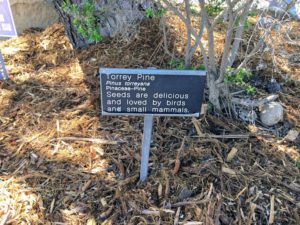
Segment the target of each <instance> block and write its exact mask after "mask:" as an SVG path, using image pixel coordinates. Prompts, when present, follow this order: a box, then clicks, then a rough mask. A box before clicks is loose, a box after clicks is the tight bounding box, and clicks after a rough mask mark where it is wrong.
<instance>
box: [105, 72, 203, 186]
mask: <svg viewBox="0 0 300 225" xmlns="http://www.w3.org/2000/svg"><path fill="white" fill-rule="evenodd" d="M205 80H206V72H205V71H195V70H158V69H114V68H100V85H101V106H102V115H133V116H138V115H143V116H144V136H143V143H142V152H141V168H140V181H142V182H144V181H145V180H146V179H147V176H148V167H149V156H150V144H151V133H152V125H153V117H154V116H199V114H200V108H201V103H202V97H203V92H204V87H205Z"/></svg>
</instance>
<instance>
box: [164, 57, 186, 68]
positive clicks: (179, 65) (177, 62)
mask: <svg viewBox="0 0 300 225" xmlns="http://www.w3.org/2000/svg"><path fill="white" fill-rule="evenodd" d="M168 64H169V65H170V67H171V68H174V69H177V70H184V69H185V65H184V61H182V60H176V59H171V60H170V61H169V63H168Z"/></svg>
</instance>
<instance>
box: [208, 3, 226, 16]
mask: <svg viewBox="0 0 300 225" xmlns="http://www.w3.org/2000/svg"><path fill="white" fill-rule="evenodd" d="M223 2H224V0H208V1H207V4H206V5H205V9H206V12H207V14H208V15H209V16H216V15H217V14H219V13H220V12H221V11H222V8H221V4H222V3H223Z"/></svg>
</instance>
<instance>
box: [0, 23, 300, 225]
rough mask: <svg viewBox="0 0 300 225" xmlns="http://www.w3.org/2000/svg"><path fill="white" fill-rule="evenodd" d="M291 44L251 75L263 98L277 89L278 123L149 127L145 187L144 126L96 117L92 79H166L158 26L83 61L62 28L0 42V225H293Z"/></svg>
mask: <svg viewBox="0 0 300 225" xmlns="http://www.w3.org/2000/svg"><path fill="white" fill-rule="evenodd" d="M172 26H173V28H172ZM172 26H171V28H170V29H171V30H170V34H171V36H172V37H173V38H170V40H169V42H170V43H169V47H170V49H171V52H173V53H174V54H175V55H176V57H180V56H182V55H183V54H184V52H183V49H182V46H183V45H182V43H183V42H184V40H182V39H180V35H179V34H180V33H182V32H183V31H182V29H183V28H182V25H181V24H179V23H177V25H176V23H173V25H172ZM295 27H296V28H293V29H295V30H294V31H293V32H292V34H291V37H292V38H294V39H295V40H296V39H297V38H299V25H296V24H295ZM220 29H221V28H220ZM176 32H177V33H176ZM176 34H177V35H176ZM218 35H219V38H218V43H222V38H224V34H222V32H221V31H220V33H219V34H218ZM222 35H223V36H222ZM171 40H173V42H172V43H171ZM223 40H224V39H223ZM296 41H297V43H298V45H297V46H290V45H289V44H288V43H287V42H282V41H281V42H276V43H281V44H278V48H279V47H280V46H281V47H282V45H284V51H285V55H284V54H283V55H282V56H281V55H276V57H278V58H276V59H277V62H278V64H277V65H279V68H277V70H276V71H275V70H274V69H273V67H272V64H271V62H272V59H271V57H270V56H269V57H267V56H268V53H265V54H266V55H267V56H266V57H263V59H264V63H266V64H267V68H265V69H263V70H262V71H260V72H259V77H260V79H261V83H260V84H259V85H258V86H257V87H258V89H259V93H260V94H261V95H265V94H266V93H267V92H266V90H265V89H264V82H265V83H267V82H268V81H269V80H270V78H271V77H273V78H276V80H277V81H278V82H279V83H280V84H281V85H282V92H280V94H279V99H280V102H281V103H282V104H283V106H284V108H285V117H284V121H283V122H281V123H280V124H279V125H277V126H275V127H263V126H262V125H261V124H259V123H258V124H256V125H251V124H247V123H244V122H243V121H240V120H238V119H231V118H230V117H228V116H225V115H224V114H221V113H216V112H208V113H206V114H204V115H201V116H200V117H199V118H172V117H158V118H155V120H154V126H153V129H154V130H153V141H152V144H151V155H150V165H149V178H148V179H147V181H146V182H145V183H141V182H139V165H140V150H141V141H142V129H143V118H142V117H126V116H101V115H100V111H101V110H100V98H99V95H100V91H99V75H98V69H99V67H116V68H118V67H121V68H122V67H123V68H140V67H141V68H147V67H157V68H170V66H169V64H168V62H169V61H170V59H171V57H170V56H169V55H168V54H166V53H165V51H164V44H163V36H162V32H160V27H159V22H158V21H156V22H155V21H154V22H149V21H148V22H145V23H143V24H142V25H141V26H140V28H139V30H138V31H137V32H136V34H134V35H133V36H132V37H131V38H130V39H126V38H122V37H120V38H115V39H108V40H105V41H103V42H101V43H99V44H96V45H92V46H90V47H89V48H87V49H82V50H74V49H72V47H71V44H70V42H69V40H68V38H67V37H66V35H65V33H64V28H63V26H62V25H61V24H55V25H53V26H51V27H49V28H48V29H46V30H44V31H40V30H34V29H31V30H28V31H27V32H25V33H24V34H22V35H21V36H19V37H18V38H14V39H11V40H7V41H4V42H2V43H1V44H0V45H1V51H2V54H3V55H4V60H5V63H6V66H7V70H8V73H9V76H10V80H9V81H5V82H4V81H0V224H89V225H93V224H103V225H109V224H140V225H141V224H162V225H165V224H186V225H188V224H189V225H192V224H193V225H195V224H205V225H206V224H207V225H210V224H219V225H227V224H228V225H229V224H237V225H242V224H248V225H250V224H295V225H296V224H300V218H299V217H300V216H299V215H300V176H299V165H298V167H297V165H296V164H297V162H298V163H299V159H300V157H299V156H300V152H299V150H300V140H299V137H298V138H297V139H296V140H295V141H293V142H289V141H286V140H284V138H283V137H284V136H285V134H286V133H287V132H288V130H290V129H294V130H298V131H299V129H300V123H299V122H300V117H299V115H300V114H299V113H300V108H299V105H300V88H299V87H300V86H299V80H300V65H299V64H293V65H287V64H286V63H287V61H286V60H288V56H289V55H291V54H295V53H297V52H298V53H299V49H300V48H299V39H298V40H296ZM217 49H220V52H221V47H219V46H217ZM285 56H286V57H285ZM261 58H262V57H259V56H257V57H254V58H253V60H252V61H251V62H250V66H254V65H255V64H257V63H258V61H257V60H261ZM193 63H194V64H195V66H197V61H196V58H195V59H194V61H193ZM257 73H258V72H257ZM286 74H287V78H286V79H285V77H284V76H283V75H286ZM256 75H257V76H258V74H256ZM287 123H288V126H286V124H287ZM285 127H288V129H285V130H284V128H285ZM280 129H283V130H284V131H283V133H282V134H280V135H277V136H276V134H278V132H277V133H276V131H278V130H280ZM260 131H264V132H263V133H262V132H260ZM265 134H268V135H265ZM227 135H232V136H231V137H230V136H227ZM238 135H244V136H238Z"/></svg>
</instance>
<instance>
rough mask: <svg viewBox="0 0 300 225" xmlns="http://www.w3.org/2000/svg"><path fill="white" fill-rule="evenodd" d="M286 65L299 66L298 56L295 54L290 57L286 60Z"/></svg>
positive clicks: (299, 57) (299, 58)
mask: <svg viewBox="0 0 300 225" xmlns="http://www.w3.org/2000/svg"><path fill="white" fill-rule="evenodd" d="M288 63H289V64H290V65H295V64H299V63H300V54H299V53H296V54H292V55H290V56H289V58H288Z"/></svg>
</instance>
